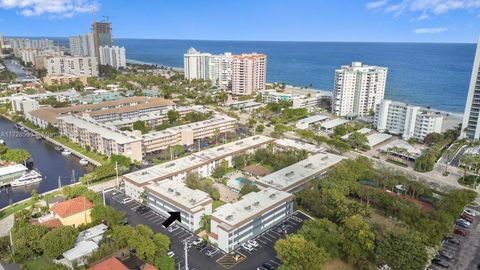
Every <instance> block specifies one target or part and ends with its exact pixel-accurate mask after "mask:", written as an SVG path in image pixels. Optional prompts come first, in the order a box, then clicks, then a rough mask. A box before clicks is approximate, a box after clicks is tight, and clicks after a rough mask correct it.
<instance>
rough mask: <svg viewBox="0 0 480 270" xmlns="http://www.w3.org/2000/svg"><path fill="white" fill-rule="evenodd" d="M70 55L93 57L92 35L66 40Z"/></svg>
mask: <svg viewBox="0 0 480 270" xmlns="http://www.w3.org/2000/svg"><path fill="white" fill-rule="evenodd" d="M68 40H69V43H70V53H71V54H72V55H74V56H90V57H95V56H96V55H95V39H94V38H93V33H87V34H85V35H80V36H72V37H69V38H68Z"/></svg>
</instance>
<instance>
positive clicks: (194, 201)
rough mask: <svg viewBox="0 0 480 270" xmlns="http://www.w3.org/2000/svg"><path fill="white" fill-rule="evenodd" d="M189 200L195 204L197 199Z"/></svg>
mask: <svg viewBox="0 0 480 270" xmlns="http://www.w3.org/2000/svg"><path fill="white" fill-rule="evenodd" d="M189 202H190V203H191V204H195V203H196V202H197V200H195V199H190V201H189Z"/></svg>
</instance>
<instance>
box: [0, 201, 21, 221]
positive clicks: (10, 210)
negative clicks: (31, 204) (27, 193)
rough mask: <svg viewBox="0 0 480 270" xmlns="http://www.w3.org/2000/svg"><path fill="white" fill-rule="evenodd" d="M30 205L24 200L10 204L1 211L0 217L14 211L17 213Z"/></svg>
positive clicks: (4, 216)
mask: <svg viewBox="0 0 480 270" xmlns="http://www.w3.org/2000/svg"><path fill="white" fill-rule="evenodd" d="M27 207H28V203H26V202H23V203H18V204H14V205H13V206H10V207H8V208H6V209H5V210H2V211H0V219H3V218H6V217H8V216H10V215H11V214H13V213H16V212H18V211H20V210H23V209H25V208H27Z"/></svg>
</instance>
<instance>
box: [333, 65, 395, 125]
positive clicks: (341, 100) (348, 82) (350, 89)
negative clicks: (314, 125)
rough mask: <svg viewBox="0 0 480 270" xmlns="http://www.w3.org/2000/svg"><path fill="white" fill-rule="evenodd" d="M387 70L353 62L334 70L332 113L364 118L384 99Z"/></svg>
mask: <svg viewBox="0 0 480 270" xmlns="http://www.w3.org/2000/svg"><path fill="white" fill-rule="evenodd" d="M387 70H388V69H387V68H386V67H378V66H368V65H364V64H362V63H361V62H353V63H352V65H351V66H348V65H344V66H342V67H341V68H340V69H337V70H335V82H334V89H333V101H332V112H333V113H334V114H336V115H338V116H345V115H347V114H349V113H355V114H357V115H359V116H366V115H369V114H370V113H371V112H373V111H374V110H375V108H376V106H377V104H379V103H380V102H381V101H382V100H383V97H384V94H385V85H386V81H387Z"/></svg>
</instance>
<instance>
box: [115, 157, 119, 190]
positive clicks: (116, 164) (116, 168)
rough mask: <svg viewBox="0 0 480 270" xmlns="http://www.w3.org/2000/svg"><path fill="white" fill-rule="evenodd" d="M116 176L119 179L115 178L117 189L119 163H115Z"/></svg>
mask: <svg viewBox="0 0 480 270" xmlns="http://www.w3.org/2000/svg"><path fill="white" fill-rule="evenodd" d="M115 174H116V176H117V178H115V187H116V188H118V162H117V161H115Z"/></svg>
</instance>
